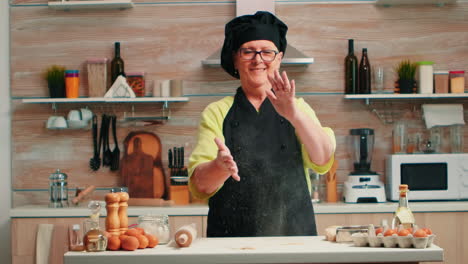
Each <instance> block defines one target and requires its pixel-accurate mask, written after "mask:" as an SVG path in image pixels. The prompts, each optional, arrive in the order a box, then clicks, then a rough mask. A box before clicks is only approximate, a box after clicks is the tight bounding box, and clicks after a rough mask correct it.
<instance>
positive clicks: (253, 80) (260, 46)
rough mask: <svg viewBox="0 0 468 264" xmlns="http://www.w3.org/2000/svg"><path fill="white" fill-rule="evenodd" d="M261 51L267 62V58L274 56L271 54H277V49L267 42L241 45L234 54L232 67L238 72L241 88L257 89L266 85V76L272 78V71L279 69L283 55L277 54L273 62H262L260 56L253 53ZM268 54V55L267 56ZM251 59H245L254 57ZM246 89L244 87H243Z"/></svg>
mask: <svg viewBox="0 0 468 264" xmlns="http://www.w3.org/2000/svg"><path fill="white" fill-rule="evenodd" d="M259 51H263V52H265V53H263V54H262V56H263V58H264V59H266V60H268V57H270V58H271V57H272V56H271V55H273V56H274V54H272V53H271V52H270V53H268V52H267V51H275V52H278V48H277V47H276V46H275V44H273V42H271V41H269V40H253V41H249V42H246V43H244V44H242V46H241V47H240V48H239V50H238V51H237V52H236V53H235V54H234V66H235V67H236V69H237V71H238V72H239V76H240V79H241V82H242V85H243V86H250V87H258V86H264V85H268V86H270V83H269V81H268V75H270V76H272V75H273V73H274V71H276V70H278V69H279V66H280V64H281V59H282V57H283V53H282V52H279V53H278V54H276V57H275V58H274V60H273V61H270V62H269V61H266V60H263V59H262V58H261V56H260V54H255V52H259ZM268 54H270V55H268ZM254 55H255V57H254V58H253V59H247V58H248V57H251V56H254ZM244 88H246V87H244Z"/></svg>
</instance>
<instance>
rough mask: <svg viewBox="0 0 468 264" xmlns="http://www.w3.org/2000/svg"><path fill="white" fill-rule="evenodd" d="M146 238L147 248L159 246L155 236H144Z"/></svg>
mask: <svg viewBox="0 0 468 264" xmlns="http://www.w3.org/2000/svg"><path fill="white" fill-rule="evenodd" d="M145 236H146V238H148V247H149V248H154V247H156V246H157V245H158V244H159V240H158V238H157V237H156V236H154V235H151V234H146V235H145Z"/></svg>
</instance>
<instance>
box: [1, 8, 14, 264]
mask: <svg viewBox="0 0 468 264" xmlns="http://www.w3.org/2000/svg"><path fill="white" fill-rule="evenodd" d="M9 2H10V1H6V0H0V259H1V261H0V262H1V263H5V264H8V263H11V249H10V240H11V235H10V208H11V155H10V153H11V150H10V146H11V118H10V117H11V113H10V6H9Z"/></svg>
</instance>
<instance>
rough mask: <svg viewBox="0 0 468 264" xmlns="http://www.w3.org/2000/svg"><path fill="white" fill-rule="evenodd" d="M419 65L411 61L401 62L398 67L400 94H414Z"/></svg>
mask: <svg viewBox="0 0 468 264" xmlns="http://www.w3.org/2000/svg"><path fill="white" fill-rule="evenodd" d="M416 68H417V63H414V62H411V61H410V60H403V61H401V62H400V63H399V64H398V66H397V67H396V72H397V74H398V80H397V83H398V87H399V88H400V93H413V92H414V88H415V86H416V81H415V74H416Z"/></svg>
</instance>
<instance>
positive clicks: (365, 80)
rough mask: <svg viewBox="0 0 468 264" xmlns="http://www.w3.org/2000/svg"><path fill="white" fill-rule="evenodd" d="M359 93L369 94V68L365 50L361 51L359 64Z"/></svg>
mask: <svg viewBox="0 0 468 264" xmlns="http://www.w3.org/2000/svg"><path fill="white" fill-rule="evenodd" d="M359 93H360V94H370V93H371V66H370V63H369V58H368V57H367V49H366V48H363V49H362V58H361V63H360V64H359Z"/></svg>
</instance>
